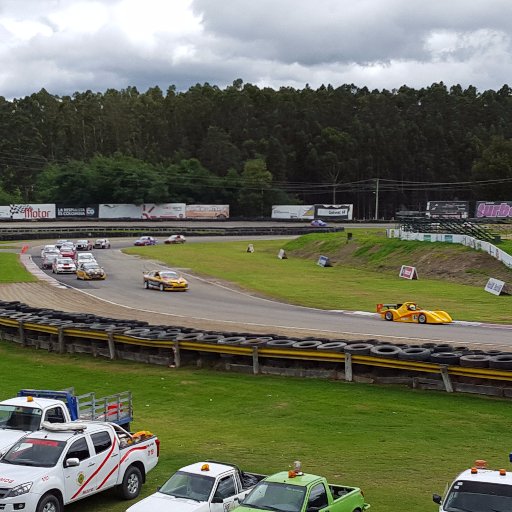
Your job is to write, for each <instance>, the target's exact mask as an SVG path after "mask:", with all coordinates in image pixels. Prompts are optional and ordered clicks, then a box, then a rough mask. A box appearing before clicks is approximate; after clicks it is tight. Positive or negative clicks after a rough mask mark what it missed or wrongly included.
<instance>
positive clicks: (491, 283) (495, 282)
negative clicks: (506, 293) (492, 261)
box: [484, 277, 505, 295]
mask: <svg viewBox="0 0 512 512" xmlns="http://www.w3.org/2000/svg"><path fill="white" fill-rule="evenodd" d="M504 288H505V282H504V281H500V280H499V279H494V278H492V277H490V278H489V280H488V281H487V284H486V285H485V288H484V289H485V291H486V292H489V293H492V294H493V295H501V294H502V293H503V289H504Z"/></svg>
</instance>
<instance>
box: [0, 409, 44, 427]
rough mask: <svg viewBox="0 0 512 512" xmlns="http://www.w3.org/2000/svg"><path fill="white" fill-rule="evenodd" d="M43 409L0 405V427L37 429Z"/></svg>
mask: <svg viewBox="0 0 512 512" xmlns="http://www.w3.org/2000/svg"><path fill="white" fill-rule="evenodd" d="M42 414H43V411H42V410H41V409H37V408H34V409H33V408H30V407H18V406H14V405H0V428H4V429H8V430H28V431H34V430H38V429H39V427H40V425H41V416H42Z"/></svg>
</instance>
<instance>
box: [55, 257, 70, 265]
mask: <svg viewBox="0 0 512 512" xmlns="http://www.w3.org/2000/svg"><path fill="white" fill-rule="evenodd" d="M57 263H58V264H60V265H70V264H71V263H73V260H72V259H71V258H60V259H58V260H57Z"/></svg>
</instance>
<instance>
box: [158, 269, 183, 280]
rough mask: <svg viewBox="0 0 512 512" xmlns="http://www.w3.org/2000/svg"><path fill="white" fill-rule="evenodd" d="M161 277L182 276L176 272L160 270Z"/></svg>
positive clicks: (175, 277) (176, 277) (174, 277)
mask: <svg viewBox="0 0 512 512" xmlns="http://www.w3.org/2000/svg"><path fill="white" fill-rule="evenodd" d="M160 277H161V278H163V279H178V278H179V277H180V276H179V275H178V274H177V273H176V272H172V271H168V272H160Z"/></svg>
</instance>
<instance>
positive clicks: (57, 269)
mask: <svg viewBox="0 0 512 512" xmlns="http://www.w3.org/2000/svg"><path fill="white" fill-rule="evenodd" d="M52 272H53V273H54V274H74V273H75V272H76V265H75V262H74V261H73V260H72V259H71V258H56V259H55V261H54V262H53V265H52Z"/></svg>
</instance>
